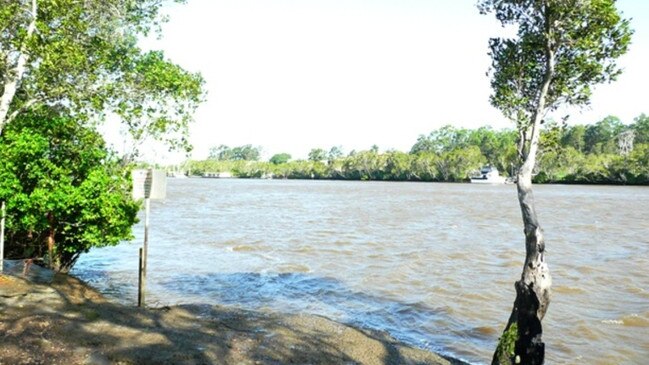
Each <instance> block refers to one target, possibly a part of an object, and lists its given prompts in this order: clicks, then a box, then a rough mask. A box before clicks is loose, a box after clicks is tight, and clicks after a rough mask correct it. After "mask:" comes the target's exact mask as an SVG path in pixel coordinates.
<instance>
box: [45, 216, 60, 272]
mask: <svg viewBox="0 0 649 365" xmlns="http://www.w3.org/2000/svg"><path fill="white" fill-rule="evenodd" d="M47 221H48V223H49V225H50V227H49V232H48V233H47V257H48V261H49V262H48V264H49V266H50V269H52V270H57V271H58V269H59V260H58V259H55V257H54V255H55V254H56V253H55V248H56V241H55V237H56V228H55V225H54V215H53V214H52V212H49V213H47Z"/></svg>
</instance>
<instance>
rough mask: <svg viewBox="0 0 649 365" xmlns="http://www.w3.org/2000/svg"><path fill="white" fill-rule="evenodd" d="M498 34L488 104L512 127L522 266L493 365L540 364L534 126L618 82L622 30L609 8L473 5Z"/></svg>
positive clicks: (498, 1) (604, 3)
mask: <svg viewBox="0 0 649 365" xmlns="http://www.w3.org/2000/svg"><path fill="white" fill-rule="evenodd" d="M478 8H479V10H480V12H481V13H483V14H485V13H494V14H495V16H496V18H497V19H498V20H499V21H500V22H501V23H502V25H503V26H506V25H514V26H516V27H517V29H516V30H517V36H516V37H515V38H511V39H503V38H494V39H491V40H490V42H489V46H490V55H491V57H492V69H491V72H490V73H491V86H492V88H493V91H494V92H493V95H492V96H491V103H492V104H493V105H494V106H495V107H497V108H499V109H500V110H501V111H502V112H503V114H504V115H505V116H506V117H507V118H509V119H511V120H513V121H514V122H515V123H516V126H517V129H518V133H519V138H518V154H519V163H518V174H517V179H518V180H517V190H518V201H519V205H520V208H521V212H522V217H523V226H524V232H525V248H526V256H525V264H524V267H523V272H522V274H521V278H520V280H519V281H517V282H516V285H515V288H516V299H515V301H514V307H513V309H512V313H511V316H510V318H509V321H508V322H507V326H506V327H505V331H504V333H503V336H502V337H501V338H500V341H499V343H498V346H497V348H496V351H495V353H494V357H493V361H492V363H493V364H542V363H543V362H544V356H545V347H544V346H545V345H544V343H543V341H542V338H541V334H542V326H541V320H542V319H543V317H544V316H545V313H546V311H547V309H548V305H549V303H550V287H551V285H552V279H551V277H550V272H549V269H548V265H547V262H546V261H545V241H544V239H543V233H542V230H541V225H540V223H539V220H538V217H537V214H536V209H535V204H534V196H533V194H532V171H533V170H534V167H535V165H536V159H537V152H538V150H539V139H540V138H539V137H540V132H541V124H542V123H543V119H544V118H545V116H546V114H547V113H548V112H551V111H554V110H556V109H557V108H558V107H559V106H561V105H585V104H588V102H589V99H590V88H591V86H592V85H595V84H599V83H603V82H609V81H611V80H614V79H615V77H616V76H617V75H619V74H620V72H621V71H620V70H619V68H618V67H617V65H616V63H615V60H616V59H617V58H618V57H619V56H620V55H622V54H624V53H625V52H626V51H627V47H628V44H629V42H630V38H631V33H632V32H631V30H630V29H629V22H628V21H627V20H624V19H622V18H621V16H620V15H619V14H618V11H617V9H616V8H615V1H614V0H525V1H520V0H480V1H479V3H478Z"/></svg>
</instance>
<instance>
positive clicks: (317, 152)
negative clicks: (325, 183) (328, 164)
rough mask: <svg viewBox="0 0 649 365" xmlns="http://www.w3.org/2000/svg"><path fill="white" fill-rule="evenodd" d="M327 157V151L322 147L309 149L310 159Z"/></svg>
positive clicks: (317, 159) (316, 159)
mask: <svg viewBox="0 0 649 365" xmlns="http://www.w3.org/2000/svg"><path fill="white" fill-rule="evenodd" d="M326 159H327V152H326V151H325V150H323V149H322V148H314V149H312V150H311V151H309V161H324V160H326Z"/></svg>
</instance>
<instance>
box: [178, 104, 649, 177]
mask: <svg viewBox="0 0 649 365" xmlns="http://www.w3.org/2000/svg"><path fill="white" fill-rule="evenodd" d="M517 138H518V136H517V134H516V131H514V130H508V129H504V130H493V129H491V128H489V127H481V128H478V129H463V128H455V127H453V126H450V125H447V126H444V127H442V128H440V129H438V130H435V131H433V132H431V133H430V134H429V135H427V136H426V135H421V136H420V137H419V138H418V139H417V141H416V143H415V144H414V145H413V146H412V148H411V150H410V151H409V152H408V153H406V152H401V151H394V150H391V151H385V152H379V149H378V147H376V146H373V147H372V148H371V149H369V150H364V151H351V152H350V153H348V154H346V155H344V154H343V153H342V150H341V149H340V148H339V147H332V148H331V149H329V150H324V149H320V148H315V149H313V150H311V152H310V153H309V157H308V159H307V160H291V156H290V155H289V154H286V153H281V154H277V155H274V156H273V157H272V158H271V159H270V160H269V161H268V162H266V161H259V156H260V148H258V147H253V146H251V145H246V146H240V147H234V148H230V147H228V146H224V145H221V146H219V147H215V148H213V149H212V150H211V151H210V157H209V158H208V159H206V160H202V161H195V160H189V161H186V162H184V163H183V164H182V165H180V166H176V167H173V168H171V167H170V169H173V170H175V171H182V173H184V174H188V175H194V176H216V174H219V173H226V174H227V175H228V176H231V177H239V178H275V179H321V180H380V181H430V182H468V181H469V178H470V176H471V175H472V174H474V173H475V172H476V170H478V169H479V168H480V167H481V166H483V165H487V164H490V165H493V166H495V167H496V168H498V170H499V171H500V172H501V175H505V176H511V175H512V174H515V171H513V166H516V159H517V158H518V156H517V152H516V143H515V142H516V139H517ZM541 145H542V146H541V149H542V153H541V155H540V159H539V162H538V166H537V171H536V175H535V178H534V182H536V183H563V184H617V185H622V184H626V185H649V116H646V115H645V114H642V115H640V116H638V117H637V118H635V119H634V122H633V123H632V124H630V125H625V124H623V123H621V122H620V120H619V119H618V118H617V117H613V116H610V117H607V118H604V119H603V120H601V121H599V122H597V123H595V124H591V125H574V126H567V125H561V124H559V123H554V122H549V123H546V125H545V126H544V130H543V132H542V136H541Z"/></svg>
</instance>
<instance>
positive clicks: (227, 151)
mask: <svg viewBox="0 0 649 365" xmlns="http://www.w3.org/2000/svg"><path fill="white" fill-rule="evenodd" d="M260 155H261V148H259V147H253V146H252V145H250V144H247V145H244V146H238V147H233V148H230V147H228V146H226V145H223V144H222V145H220V146H218V147H212V148H210V155H209V159H210V160H218V161H258V160H259V157H260Z"/></svg>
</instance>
